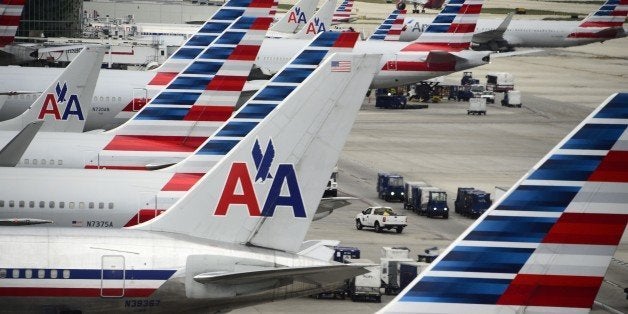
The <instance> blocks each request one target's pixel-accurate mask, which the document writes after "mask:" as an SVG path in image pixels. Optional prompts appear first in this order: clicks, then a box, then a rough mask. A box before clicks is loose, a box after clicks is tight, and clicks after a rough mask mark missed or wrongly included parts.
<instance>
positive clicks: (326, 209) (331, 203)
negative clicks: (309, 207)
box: [314, 197, 356, 221]
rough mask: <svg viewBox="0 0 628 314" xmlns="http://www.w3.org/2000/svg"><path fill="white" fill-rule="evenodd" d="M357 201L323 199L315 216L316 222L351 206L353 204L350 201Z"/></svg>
mask: <svg viewBox="0 0 628 314" xmlns="http://www.w3.org/2000/svg"><path fill="white" fill-rule="evenodd" d="M355 199H356V198H355V197H326V198H323V199H321V202H320V203H319V204H318V208H317V209H316V213H315V214H314V221H316V220H319V219H322V218H325V217H327V216H329V214H331V213H332V212H334V210H335V209H338V208H341V207H345V206H347V205H349V204H351V202H349V201H350V200H355Z"/></svg>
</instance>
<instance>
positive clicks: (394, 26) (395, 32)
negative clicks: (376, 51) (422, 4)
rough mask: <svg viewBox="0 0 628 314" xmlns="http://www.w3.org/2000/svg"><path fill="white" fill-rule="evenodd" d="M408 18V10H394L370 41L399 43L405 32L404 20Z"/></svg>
mask: <svg viewBox="0 0 628 314" xmlns="http://www.w3.org/2000/svg"><path fill="white" fill-rule="evenodd" d="M405 17H406V10H394V11H392V13H391V14H390V15H389V16H388V17H387V18H386V20H384V22H383V23H382V24H380V25H379V27H378V28H377V29H376V30H375V32H374V33H373V35H371V37H369V40H388V41H399V37H400V36H401V32H402V31H403V20H404V19H405Z"/></svg>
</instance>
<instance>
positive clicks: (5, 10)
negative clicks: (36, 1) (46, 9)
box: [0, 0, 26, 47]
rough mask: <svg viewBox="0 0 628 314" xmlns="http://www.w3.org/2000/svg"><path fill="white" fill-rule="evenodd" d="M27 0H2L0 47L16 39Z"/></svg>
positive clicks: (0, 5) (0, 1)
mask: <svg viewBox="0 0 628 314" xmlns="http://www.w3.org/2000/svg"><path fill="white" fill-rule="evenodd" d="M25 1H26V0H0V47H4V46H6V45H8V44H10V43H12V42H13V41H14V40H15V33H16V32H17V28H18V26H20V18H21V17H22V10H23V9H24V2H25Z"/></svg>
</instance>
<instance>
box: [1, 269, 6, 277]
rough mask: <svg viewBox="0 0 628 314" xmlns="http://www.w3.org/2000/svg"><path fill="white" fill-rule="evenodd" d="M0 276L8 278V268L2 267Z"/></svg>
mask: <svg viewBox="0 0 628 314" xmlns="http://www.w3.org/2000/svg"><path fill="white" fill-rule="evenodd" d="M0 278H7V270H6V269H0Z"/></svg>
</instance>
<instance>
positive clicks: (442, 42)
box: [402, 0, 484, 51]
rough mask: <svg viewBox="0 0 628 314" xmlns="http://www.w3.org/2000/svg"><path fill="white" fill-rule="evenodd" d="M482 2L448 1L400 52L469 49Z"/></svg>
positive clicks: (469, 0) (466, 0) (479, 0)
mask: <svg viewBox="0 0 628 314" xmlns="http://www.w3.org/2000/svg"><path fill="white" fill-rule="evenodd" d="M483 3H484V0H450V1H449V2H447V5H445V7H443V9H442V10H441V12H440V13H439V14H438V15H437V16H436V17H435V18H434V20H433V21H432V23H430V24H429V25H428V26H427V27H426V28H425V31H423V33H421V35H420V36H419V38H418V39H416V40H415V41H414V42H412V43H411V44H410V45H408V46H407V47H405V48H404V49H403V50H402V51H426V50H437V49H438V50H444V51H460V50H464V49H469V47H470V46H471V39H472V38H473V33H474V32H475V26H476V24H477V21H478V17H479V16H480V11H482V4H483Z"/></svg>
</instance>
